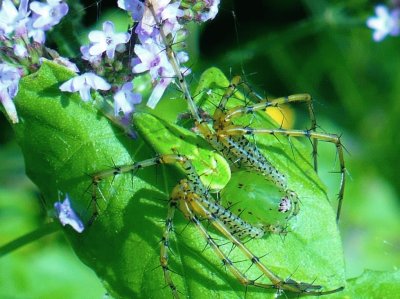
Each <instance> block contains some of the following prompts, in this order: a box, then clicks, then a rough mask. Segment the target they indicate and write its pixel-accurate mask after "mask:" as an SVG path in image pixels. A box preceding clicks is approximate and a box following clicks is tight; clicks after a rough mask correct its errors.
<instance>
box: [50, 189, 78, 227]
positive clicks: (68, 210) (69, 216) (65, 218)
mask: <svg viewBox="0 0 400 299" xmlns="http://www.w3.org/2000/svg"><path fill="white" fill-rule="evenodd" d="M54 209H55V210H56V213H57V218H58V219H59V220H60V222H61V224H62V225H63V226H66V225H70V226H71V227H72V228H73V229H74V230H76V231H77V232H78V233H81V232H83V230H84V229H85V227H84V225H83V222H82V220H81V219H80V218H79V216H78V215H77V214H76V213H75V211H74V209H73V208H72V206H71V201H70V200H69V197H68V194H67V195H66V197H65V199H64V201H63V202H62V203H61V202H56V203H55V204H54Z"/></svg>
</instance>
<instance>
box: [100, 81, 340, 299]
mask: <svg viewBox="0 0 400 299" xmlns="http://www.w3.org/2000/svg"><path fill="white" fill-rule="evenodd" d="M239 88H242V89H243V90H244V92H245V93H246V96H244V95H243V94H241V93H240V92H239V91H238V90H239ZM212 93H213V96H211V94H212ZM212 93H209V92H208V91H207V90H202V91H200V92H199V94H201V96H199V97H198V101H197V103H189V104H190V105H189V106H190V107H191V111H192V114H193V111H198V106H199V107H201V108H202V109H204V110H205V111H206V113H207V114H209V115H211V123H209V122H208V121H206V120H203V119H201V118H199V117H195V123H194V127H195V130H196V131H197V132H198V135H200V136H202V138H203V141H202V142H201V144H194V143H193V140H195V138H197V137H194V136H196V135H194V134H193V133H191V132H189V131H187V130H186V129H184V128H181V127H179V126H176V125H172V124H169V123H168V122H165V121H162V120H161V119H159V118H158V117H156V116H153V115H151V114H148V113H141V112H138V113H135V114H134V116H133V126H134V128H135V130H136V131H137V132H138V133H139V136H140V138H143V139H144V140H145V142H146V143H147V144H148V145H149V146H150V147H151V148H153V149H154V151H156V152H157V153H158V155H157V156H156V157H153V158H149V159H145V160H143V161H139V162H135V163H133V164H130V165H120V166H115V167H113V168H110V169H107V170H104V171H100V172H97V173H95V174H93V175H92V184H93V188H92V202H93V207H94V212H93V214H94V216H95V217H96V216H97V214H98V211H97V205H98V197H99V193H100V195H101V196H102V197H104V198H105V199H106V200H107V198H106V196H104V195H103V194H102V191H101V188H102V182H103V181H104V180H105V179H107V178H113V177H115V176H119V175H121V174H124V173H133V174H135V173H136V172H137V171H138V170H139V169H143V168H146V167H149V166H154V165H160V164H172V165H176V166H178V168H179V169H180V170H181V172H182V173H183V174H184V177H183V178H182V179H180V180H179V182H178V184H177V185H176V186H175V188H173V190H172V191H171V194H170V200H169V202H168V209H167V216H166V220H165V226H164V230H163V234H162V238H161V245H160V248H161V249H160V264H161V268H162V270H163V273H164V278H165V281H166V284H167V285H168V286H169V288H170V289H171V291H172V295H173V297H174V298H179V297H180V295H179V289H178V288H177V286H176V284H175V283H174V279H173V275H172V274H173V271H172V270H171V268H170V266H169V251H170V239H171V233H172V231H173V220H174V216H175V211H176V209H178V210H180V211H181V212H182V213H183V215H184V216H185V218H186V219H187V220H188V221H189V222H190V223H192V224H193V225H194V227H195V228H196V229H197V231H198V233H199V235H200V236H201V237H202V238H203V239H204V241H205V243H206V244H207V246H209V247H210V248H211V249H212V251H213V252H214V253H215V255H216V256H217V257H218V259H219V260H220V261H221V262H222V264H223V265H224V267H226V269H227V270H228V271H229V272H230V273H231V275H232V276H233V277H235V278H236V279H237V280H238V281H239V282H240V283H241V284H242V285H244V286H246V287H247V286H255V287H260V288H266V289H276V290H278V291H288V292H293V293H298V294H302V295H324V294H331V293H334V292H338V291H340V290H342V289H343V288H342V287H338V288H336V289H332V290H328V291H322V290H321V288H322V286H320V285H314V284H313V283H304V282H297V281H295V280H293V279H291V278H287V279H283V278H281V277H280V276H278V275H277V274H275V273H274V271H272V270H270V269H269V268H268V267H267V266H265V265H264V263H263V262H262V261H261V258H260V257H259V256H258V255H256V254H254V253H253V252H252V251H251V250H250V249H249V247H248V245H247V241H249V240H253V239H258V238H262V237H263V236H264V235H265V234H269V233H278V234H281V233H286V226H287V225H288V221H289V220H290V219H292V218H294V219H295V216H296V215H298V214H299V212H300V197H299V195H298V191H297V190H294V189H292V188H291V187H290V184H288V178H287V176H286V175H285V174H284V173H283V172H281V171H280V170H279V169H278V167H276V166H275V165H274V162H273V161H271V160H270V159H269V155H268V151H266V150H265V149H260V147H259V144H260V142H261V144H262V141H260V140H262V139H263V138H265V137H262V136H261V137H260V136H258V135H273V136H275V137H276V136H279V135H283V136H287V137H306V138H309V139H312V140H313V141H315V142H313V149H314V157H315V159H316V146H317V141H318V140H322V141H328V142H332V143H334V144H335V145H336V147H337V152H338V156H339V162H340V173H341V185H340V191H339V206H338V211H337V218H338V217H339V215H340V209H341V203H342V199H343V193H344V183H345V165H344V159H343V148H342V145H341V142H340V138H339V136H337V135H334V134H325V133H317V132H315V128H316V123H315V117H314V114H313V109H312V102H311V98H310V96H309V95H307V94H298V95H292V96H289V97H284V98H278V99H275V100H271V101H267V100H263V99H260V98H258V97H257V96H256V95H255V94H254V93H253V92H251V90H250V89H249V88H248V87H247V86H246V85H245V84H244V83H243V82H242V81H241V79H240V77H234V78H233V80H232V81H231V82H230V83H229V85H228V86H225V91H224V92H223V94H221V95H218V93H215V92H212ZM218 97H219V99H218V100H217V102H215V100H216V99H217V98H218ZM249 97H250V98H252V101H253V102H254V103H252V104H248V103H247V104H245V105H243V104H242V103H243V100H246V99H247V98H249ZM212 98H214V99H212ZM295 102H305V103H307V105H308V107H309V112H310V118H311V122H312V126H311V129H310V130H285V129H282V128H268V127H261V128H252V127H250V126H246V125H244V123H248V122H249V119H248V118H246V117H244V119H245V120H244V121H242V122H240V119H241V118H243V117H241V116H243V115H250V114H251V115H256V117H257V118H261V121H260V123H261V125H267V126H269V124H268V121H266V120H265V116H263V113H261V112H260V111H263V110H265V109H267V108H268V107H279V106H281V105H283V104H287V103H295ZM196 113H197V112H196ZM247 136H251V137H253V138H255V139H256V142H257V145H256V144H255V143H253V142H252V141H251V138H248V137H247ZM196 142H199V141H197V139H196ZM215 151H217V152H218V153H215ZM314 162H315V168H316V160H315V161H314ZM231 172H232V173H231ZM227 184H228V185H229V184H230V186H232V185H236V186H239V189H240V188H241V187H242V188H244V189H246V188H247V191H245V192H244V193H240V192H237V189H236V187H226V186H227ZM240 185H241V187H240ZM212 193H219V194H220V195H221V199H220V200H219V199H218V197H216V196H214V195H213V194H212ZM256 193H261V194H267V195H268V196H264V197H263V196H262V195H261V198H260V196H258V199H257V201H256V202H254V201H252V202H251V203H250V202H249V203H247V201H246V195H247V197H249V198H250V197H251V196H253V195H254V194H256ZM238 195H240V197H241V198H238ZM257 205H260V206H257ZM232 210H236V211H237V213H236V212H233V211H232ZM203 220H206V221H207V222H208V223H209V224H210V226H211V227H213V229H210V228H207V227H205V226H204V224H203V223H202V221H203ZM211 231H213V234H211V233H210V232H211ZM215 232H216V234H217V235H219V236H222V237H223V238H224V240H226V241H227V243H230V244H232V246H233V247H234V248H236V249H237V250H238V251H240V252H241V255H242V256H243V258H244V259H245V260H247V261H249V262H250V264H251V266H254V267H256V268H257V269H258V271H259V273H260V276H259V277H252V278H250V277H248V276H247V275H246V271H245V270H243V269H241V268H240V267H238V266H237V265H236V264H235V261H233V260H232V259H231V258H230V257H229V252H228V253H227V251H226V250H223V246H222V245H221V244H220V242H218V241H217V239H216V237H215V235H214V233H215ZM260 277H263V278H267V279H268V280H269V282H268V283H267V282H265V281H260Z"/></svg>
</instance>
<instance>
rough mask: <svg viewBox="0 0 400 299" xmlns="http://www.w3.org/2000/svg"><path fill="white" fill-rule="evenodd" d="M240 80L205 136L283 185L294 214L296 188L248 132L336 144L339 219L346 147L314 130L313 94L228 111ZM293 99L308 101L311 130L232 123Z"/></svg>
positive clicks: (332, 136)
mask: <svg viewBox="0 0 400 299" xmlns="http://www.w3.org/2000/svg"><path fill="white" fill-rule="evenodd" d="M240 80H241V79H240V77H239V76H236V77H234V78H233V80H232V82H231V84H230V85H229V87H228V89H227V90H226V92H225V94H224V95H223V96H222V99H221V101H220V103H219V105H218V107H217V108H216V110H215V112H214V115H213V119H214V124H213V128H214V130H215V133H214V135H213V133H212V132H209V133H208V134H206V135H205V136H206V138H207V139H209V140H210V143H211V144H212V145H213V147H214V148H215V149H217V150H218V151H220V152H222V153H224V155H226V156H227V157H228V159H229V160H230V161H240V162H241V164H242V165H244V166H245V167H248V168H250V169H253V170H255V171H257V172H259V173H261V174H262V175H264V176H265V177H266V179H267V180H269V181H271V182H272V183H274V184H275V185H277V186H278V188H280V189H281V190H282V191H283V192H284V193H286V194H287V197H286V198H283V199H282V201H284V200H291V201H292V202H293V204H294V206H295V207H294V210H293V215H296V214H297V213H298V211H299V207H298V196H297V194H296V193H295V192H294V191H292V190H289V189H287V181H286V177H285V175H284V174H281V173H280V172H279V171H278V170H277V169H276V168H275V167H274V166H273V165H271V163H270V162H269V161H268V160H267V158H265V156H264V155H263V154H262V153H261V152H260V151H259V150H258V149H257V147H256V146H255V145H254V144H252V143H250V142H249V141H248V140H247V138H246V137H245V135H254V134H270V135H273V136H276V135H285V136H293V137H306V138H308V139H311V140H314V141H319V140H320V141H326V142H331V143H333V144H335V145H336V150H337V153H338V158H339V163H340V169H339V172H340V174H341V181H340V187H339V193H338V208H337V214H336V220H337V221H338V220H339V216H340V212H341V207H342V202H343V196H344V188H345V179H346V177H345V173H346V168H345V163H344V157H343V146H342V143H341V141H340V137H339V136H338V135H336V134H327V133H319V132H315V128H316V121H315V116H314V113H313V108H312V104H311V97H310V96H309V95H308V94H297V95H291V96H288V97H282V98H277V99H274V100H271V101H265V100H264V101H261V102H260V103H257V104H254V105H252V106H237V107H234V108H231V109H229V110H227V109H226V108H225V106H226V103H227V101H228V100H229V99H230V98H231V97H232V96H233V94H234V93H235V92H236V90H237V86H238V84H240V82H241V81H240ZM293 102H307V103H309V104H308V107H309V112H310V118H311V122H312V126H311V129H309V130H285V129H252V128H250V127H242V126H237V125H235V124H233V123H232V119H234V118H237V117H239V116H242V115H245V114H248V113H252V112H255V111H259V110H265V109H267V108H268V107H277V106H279V105H282V104H285V103H293ZM200 126H202V127H205V125H204V124H200ZM206 129H208V128H204V129H203V131H205V130H206ZM208 130H209V129H208ZM215 135H216V136H215ZM316 145H317V142H314V143H313V148H314V150H313V152H314V161H315V160H316V155H315V153H316V147H315V146H316ZM314 165H315V169H316V165H317V164H316V162H315V163H314Z"/></svg>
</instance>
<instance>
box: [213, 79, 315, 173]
mask: <svg viewBox="0 0 400 299" xmlns="http://www.w3.org/2000/svg"><path fill="white" fill-rule="evenodd" d="M239 86H240V87H241V88H242V89H244V90H245V91H246V92H247V94H249V95H250V96H251V97H252V98H254V99H255V100H256V102H258V103H256V104H254V105H250V106H248V105H246V106H243V105H242V106H237V107H233V108H230V109H226V107H225V106H226V103H227V101H228V99H230V98H231V97H232V96H233V95H234V93H235V91H236V90H237V88H238V87H239ZM295 102H303V103H306V104H307V109H308V113H309V117H310V120H311V128H310V129H309V130H310V131H315V130H316V128H317V121H316V117H315V113H314V106H313V101H312V97H311V96H310V95H309V94H294V95H290V96H287V97H280V98H276V99H273V100H268V99H265V98H262V97H261V96H259V95H258V94H257V93H255V92H254V91H253V90H252V89H251V88H250V86H249V85H248V84H246V83H245V82H244V81H242V79H241V77H240V76H235V77H234V78H233V79H232V81H231V83H230V84H229V87H228V88H227V90H226V92H225V94H224V95H223V97H222V99H221V101H220V104H219V106H218V108H217V110H216V112H215V113H214V128H219V127H221V124H225V125H226V124H228V123H230V121H231V119H233V118H235V117H239V116H241V115H243V114H248V113H252V112H255V111H258V110H264V109H267V108H268V107H279V106H280V105H283V104H288V103H295ZM218 110H220V111H218ZM312 146H313V152H312V156H313V160H314V161H313V162H314V170H315V172H318V159H317V156H318V152H317V148H318V140H317V139H314V140H313V142H312Z"/></svg>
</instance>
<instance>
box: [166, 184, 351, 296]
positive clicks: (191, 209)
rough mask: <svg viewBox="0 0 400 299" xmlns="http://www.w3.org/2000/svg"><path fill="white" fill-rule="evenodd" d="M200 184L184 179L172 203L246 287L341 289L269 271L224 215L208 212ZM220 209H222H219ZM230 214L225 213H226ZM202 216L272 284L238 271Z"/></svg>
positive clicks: (313, 291)
mask: <svg viewBox="0 0 400 299" xmlns="http://www.w3.org/2000/svg"><path fill="white" fill-rule="evenodd" d="M196 185H197V182H191V181H189V180H186V179H184V180H182V181H181V182H180V184H179V185H178V186H177V188H176V189H175V190H174V191H175V196H174V197H173V200H174V201H175V202H176V203H175V205H176V206H179V209H180V210H181V211H182V213H183V214H184V216H185V217H186V218H187V219H188V220H189V221H190V222H191V223H193V224H194V225H195V227H196V228H197V229H198V230H199V232H200V234H201V236H202V237H203V238H204V240H205V241H206V243H207V245H209V246H210V247H211V249H212V250H213V251H214V252H215V254H216V255H217V257H218V258H219V259H220V260H221V262H222V264H223V265H224V266H225V267H226V268H227V269H228V270H229V271H230V272H231V274H232V275H233V276H234V277H235V278H236V279H237V280H238V281H239V282H240V283H241V284H242V285H244V286H246V287H247V286H256V287H261V288H267V289H277V290H282V291H290V292H295V293H301V294H305V295H324V294H331V293H335V292H338V291H340V290H342V289H343V288H338V289H334V290H329V291H320V290H319V289H320V288H321V286H318V285H312V284H308V283H302V282H296V281H294V280H292V279H288V280H283V279H281V278H280V277H279V276H277V275H276V274H274V273H273V272H272V271H270V270H269V269H268V268H267V267H266V266H265V265H264V264H263V263H262V262H261V261H260V258H259V257H257V256H256V255H254V254H253V253H252V252H251V251H250V250H249V249H248V248H247V247H246V246H245V245H244V244H243V243H242V241H241V238H240V237H237V236H235V235H234V234H232V233H231V232H230V229H228V227H227V223H226V221H223V220H222V219H221V216H220V214H219V213H217V212H212V211H211V209H207V207H206V206H205V204H207V200H205V199H204V198H202V194H199V193H197V192H195V191H194V190H195V189H196V188H197V186H196ZM219 208H220V209H221V208H222V207H219ZM226 212H228V211H226V210H225V211H224V213H226ZM199 217H201V218H202V219H207V220H208V221H209V222H210V223H211V224H212V225H213V226H214V228H215V229H216V230H217V231H219V232H220V233H221V234H222V235H224V236H225V237H226V238H227V239H228V240H229V241H230V242H231V243H232V244H233V245H234V246H235V247H237V248H238V249H239V250H240V251H241V252H242V254H243V255H244V256H245V258H246V259H247V260H248V261H250V262H251V264H252V265H255V266H256V267H257V268H258V270H260V272H261V273H262V274H263V275H264V276H265V277H267V278H268V279H269V280H270V281H271V282H272V283H271V284H266V283H260V282H257V279H256V280H254V279H249V278H248V277H247V276H246V275H245V274H244V273H243V271H241V270H239V269H238V268H237V267H236V266H235V265H234V263H233V262H232V261H231V260H230V259H229V257H228V256H227V255H226V254H225V253H224V252H223V250H222V249H221V246H220V245H218V244H217V243H216V242H215V240H214V239H213V238H212V237H211V235H210V234H209V233H208V231H207V229H206V228H205V227H204V226H203V225H202V224H201V222H200V220H199Z"/></svg>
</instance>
